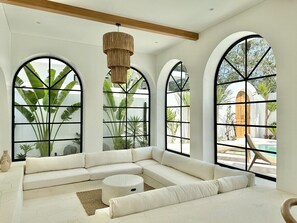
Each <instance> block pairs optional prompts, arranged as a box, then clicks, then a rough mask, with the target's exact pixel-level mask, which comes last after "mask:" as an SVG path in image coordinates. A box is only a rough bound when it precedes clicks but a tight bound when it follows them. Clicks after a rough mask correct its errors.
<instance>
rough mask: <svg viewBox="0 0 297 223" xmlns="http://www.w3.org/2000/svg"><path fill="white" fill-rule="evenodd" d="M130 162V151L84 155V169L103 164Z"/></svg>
mask: <svg viewBox="0 0 297 223" xmlns="http://www.w3.org/2000/svg"><path fill="white" fill-rule="evenodd" d="M131 162H132V153H131V149H125V150H111V151H104V152H95V153H86V168H89V167H92V166H100V165H105V164H113V163H131Z"/></svg>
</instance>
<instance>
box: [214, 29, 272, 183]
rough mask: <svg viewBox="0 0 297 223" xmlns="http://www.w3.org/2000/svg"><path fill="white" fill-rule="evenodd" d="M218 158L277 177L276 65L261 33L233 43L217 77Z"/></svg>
mask: <svg viewBox="0 0 297 223" xmlns="http://www.w3.org/2000/svg"><path fill="white" fill-rule="evenodd" d="M215 98H216V99H215V116H214V117H215V123H216V129H215V141H216V153H215V154H216V162H217V163H219V164H222V165H226V166H230V167H234V168H238V169H243V170H248V171H252V172H254V173H256V174H257V175H259V176H262V177H265V178H269V179H275V178H276V154H277V153H276V129H277V128H276V111H277V104H276V63H275V58H274V55H273V51H272V49H271V47H270V46H269V44H268V42H267V41H266V40H265V39H263V38H262V37H261V36H259V35H251V36H247V37H244V38H242V39H240V40H238V41H237V42H235V43H234V44H233V45H232V46H230V47H229V49H228V50H227V51H226V52H225V54H224V55H223V57H222V58H221V60H220V63H219V65H218V68H217V72H216V79H215Z"/></svg>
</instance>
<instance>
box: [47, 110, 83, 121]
mask: <svg viewBox="0 0 297 223" xmlns="http://www.w3.org/2000/svg"><path fill="white" fill-rule="evenodd" d="M52 109H53V110H55V111H56V115H53V114H52V115H51V122H62V121H63V122H65V123H67V122H80V121H81V119H80V118H81V107H68V108H67V107H53V108H52Z"/></svg>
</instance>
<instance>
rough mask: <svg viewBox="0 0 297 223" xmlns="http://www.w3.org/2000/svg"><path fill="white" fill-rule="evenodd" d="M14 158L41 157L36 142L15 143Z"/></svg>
mask: <svg viewBox="0 0 297 223" xmlns="http://www.w3.org/2000/svg"><path fill="white" fill-rule="evenodd" d="M14 151H15V153H14V154H15V157H14V159H17V160H23V159H25V158H26V157H39V156H40V154H39V151H38V150H37V149H36V146H35V143H15V144H14Z"/></svg>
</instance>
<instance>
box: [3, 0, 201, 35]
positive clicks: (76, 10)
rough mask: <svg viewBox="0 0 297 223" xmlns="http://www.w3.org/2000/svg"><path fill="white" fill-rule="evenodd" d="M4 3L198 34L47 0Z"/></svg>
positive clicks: (134, 26)
mask: <svg viewBox="0 0 297 223" xmlns="http://www.w3.org/2000/svg"><path fill="white" fill-rule="evenodd" d="M0 2H2V3H5V4H11V5H17V6H22V7H27V8H32V9H38V10H42V11H46V12H53V13H57V14H61V15H67V16H73V17H77V18H81V19H87V20H92V21H96V22H101V23H107V24H113V25H115V24H117V23H119V24H121V26H123V27H127V28H132V29H138V30H143V31H147V32H153V33H159V34H163V35H169V36H174V37H179V38H183V39H188V40H198V38H199V34H198V33H195V32H190V31H186V30H182V29H176V28H172V27H168V26H162V25H158V24H154V23H149V22H143V21H139V20H135V19H130V18H126V17H122V16H116V15H112V14H107V13H103V12H98V11H93V10H90V9H85V8H80V7H76V6H71V5H66V4H62V3H57V2H51V1H47V0H0Z"/></svg>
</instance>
